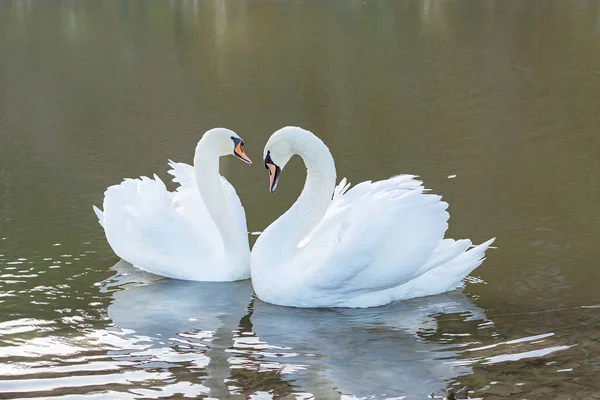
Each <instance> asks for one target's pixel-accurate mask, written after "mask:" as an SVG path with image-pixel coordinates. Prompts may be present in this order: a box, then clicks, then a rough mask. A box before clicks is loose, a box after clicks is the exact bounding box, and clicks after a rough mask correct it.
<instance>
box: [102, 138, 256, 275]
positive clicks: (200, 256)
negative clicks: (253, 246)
mask: <svg viewBox="0 0 600 400" xmlns="http://www.w3.org/2000/svg"><path fill="white" fill-rule="evenodd" d="M243 145H244V142H243V141H242V139H241V138H240V137H239V136H238V135H237V134H236V133H235V132H233V131H231V130H229V129H224V128H215V129H211V130H209V131H207V132H206V133H205V134H204V135H203V136H202V139H200V141H199V142H198V145H197V146H196V152H195V155H194V166H193V167H192V166H190V165H188V164H183V163H175V162H173V161H169V165H170V166H171V168H172V169H171V170H170V171H169V174H171V175H173V181H174V182H178V183H179V184H180V186H179V187H178V188H177V190H176V191H175V192H169V191H168V190H167V188H166V187H165V184H164V183H163V182H162V181H161V180H160V178H159V177H158V176H156V175H154V179H150V178H147V177H145V176H142V177H141V178H140V179H125V180H124V181H123V182H122V183H121V184H119V185H114V186H111V187H109V188H108V189H107V190H106V192H105V194H104V212H102V211H101V210H99V209H98V208H97V207H96V206H94V211H95V212H96V215H97V216H98V220H99V222H100V224H101V225H102V226H103V227H104V231H105V233H106V238H107V240H108V243H109V244H110V246H111V247H112V249H113V251H114V252H115V253H116V254H117V255H118V256H119V257H121V258H122V259H124V260H125V261H127V262H129V263H131V264H133V265H134V266H136V267H138V268H140V269H142V270H145V271H148V272H151V273H153V274H157V275H162V276H165V277H168V278H174V279H184V280H195V281H235V280H241V279H248V278H249V277H250V249H249V245H248V235H247V232H248V231H247V229H246V215H245V213H244V208H243V207H242V204H241V202H240V199H239V198H238V196H237V193H236V192H235V189H234V188H233V186H231V184H230V183H229V182H227V180H226V179H225V178H224V177H222V176H221V175H219V157H221V156H225V155H229V154H233V155H234V156H236V157H237V158H239V159H240V160H242V161H244V162H245V163H247V164H252V162H251V161H250V159H249V158H248V156H247V155H246V154H245V153H244V150H243V149H242V146H243Z"/></svg>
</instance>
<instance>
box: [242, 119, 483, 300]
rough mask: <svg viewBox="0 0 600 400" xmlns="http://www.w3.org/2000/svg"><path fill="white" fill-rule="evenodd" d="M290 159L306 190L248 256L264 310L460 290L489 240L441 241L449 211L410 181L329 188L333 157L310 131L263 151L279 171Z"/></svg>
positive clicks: (278, 136)
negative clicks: (299, 162) (302, 169)
mask: <svg viewBox="0 0 600 400" xmlns="http://www.w3.org/2000/svg"><path fill="white" fill-rule="evenodd" d="M293 154H298V155H300V157H302V158H303V160H304V162H305V164H306V167H307V178H306V184H305V187H304V189H303V191H302V193H301V195H300V197H299V198H298V200H297V201H296V203H295V204H294V205H293V206H292V207H291V208H290V209H289V210H288V211H287V212H286V213H284V214H283V215H282V216H281V217H280V218H279V219H277V220H276V221H275V222H273V223H272V224H271V225H270V226H269V227H268V228H267V229H266V230H265V231H264V232H263V234H262V235H261V236H260V237H259V238H258V240H257V242H256V244H255V246H254V248H253V251H252V260H251V272H252V281H253V285H254V288H255V290H256V293H257V295H258V296H259V298H261V299H262V300H264V301H266V302H269V303H274V304H279V305H286V306H296V307H372V306H379V305H383V304H387V303H389V302H392V301H396V300H404V299H409V298H413V297H420V296H427V295H434V294H439V293H442V292H445V291H448V290H452V289H455V288H457V287H459V286H461V284H462V281H463V278H465V277H466V276H467V275H468V274H469V273H470V272H471V271H472V270H474V269H475V268H477V267H478V266H479V265H480V264H481V263H482V262H483V260H484V258H485V251H486V250H487V248H488V247H489V246H490V245H491V243H492V242H493V241H494V239H490V240H488V241H487V242H485V243H483V244H481V245H479V246H476V247H474V248H471V249H469V248H470V247H471V246H472V243H471V241H470V240H468V239H462V240H453V239H444V234H445V232H446V229H447V228H448V222H447V221H448V218H449V214H448V212H447V211H446V209H447V207H448V204H447V203H446V202H443V201H441V197H440V196H437V195H434V194H428V193H426V189H424V187H423V185H422V182H421V181H419V180H417V179H416V177H415V176H412V175H399V176H395V177H392V178H390V179H387V180H383V181H378V182H371V181H367V182H362V183H360V184H358V185H356V186H354V187H353V188H351V189H350V188H349V187H350V185H349V184H347V183H346V180H345V179H342V181H341V182H340V184H339V185H337V187H334V186H335V179H336V172H335V165H334V162H333V157H332V156H331V153H330V152H329V150H328V149H327V147H326V146H325V144H324V143H323V142H322V141H321V140H320V139H318V138H317V137H316V136H314V135H313V134H312V133H310V132H308V131H305V130H303V129H300V128H295V127H286V128H282V129H280V130H279V131H277V132H275V133H274V134H273V135H272V136H271V138H270V139H269V141H268V143H267V145H266V146H265V157H266V158H267V160H270V161H271V162H272V164H273V165H275V166H276V167H278V168H279V169H280V170H282V169H283V167H284V166H285V164H286V163H287V162H288V161H289V159H290V157H291V156H292V155H293ZM267 166H268V165H267ZM276 167H271V168H272V169H271V173H273V171H275V169H276ZM276 184H277V182H276V179H275V182H273V179H272V187H274V186H276ZM332 194H333V199H332V197H331V196H332Z"/></svg>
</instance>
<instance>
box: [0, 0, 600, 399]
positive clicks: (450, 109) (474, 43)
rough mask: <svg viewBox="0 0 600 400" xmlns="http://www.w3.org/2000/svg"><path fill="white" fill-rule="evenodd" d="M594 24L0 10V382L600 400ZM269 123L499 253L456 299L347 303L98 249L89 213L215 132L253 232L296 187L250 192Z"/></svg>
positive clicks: (55, 389) (558, 19) (591, 13)
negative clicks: (162, 271) (287, 297)
mask: <svg viewBox="0 0 600 400" xmlns="http://www.w3.org/2000/svg"><path fill="white" fill-rule="evenodd" d="M599 38H600V5H599V3H598V2H596V1H586V0H576V1H559V0H548V1H544V2H522V1H518V0H504V1H499V0H478V1H474V0H473V1H469V0H438V1H431V0H421V1H416V0H415V1H402V2H399V1H358V0H347V1H343V2H342V1H319V2H317V1H312V2H311V1H250V0H238V1H223V0H215V1H194V0H187V1H186V0H181V1H147V2H136V1H126V0H123V1H111V2H96V1H92V0H79V1H75V0H71V1H70V0H58V1H52V2H45V1H31V0H14V1H9V0H5V1H2V2H0V397H1V398H11V399H13V398H36V399H42V398H49V399H61V400H63V399H64V400H66V399H69V400H71V399H80V398H81V399H88V398H89V399H102V398H107V399H145V398H198V397H207V398H219V399H225V398H252V399H268V398H289V399H291V398H303V399H308V398H316V399H352V398H374V399H384V398H396V399H398V398H406V399H424V398H427V396H428V395H430V394H431V393H434V395H435V396H442V395H443V394H444V392H445V390H446V388H450V387H451V388H455V389H456V390H458V389H459V388H461V387H463V386H465V385H468V386H469V388H470V390H471V393H470V396H471V397H472V398H484V399H496V398H510V399H521V398H522V399H529V400H531V399H555V398H556V399H565V400H566V399H568V398H569V397H570V398H571V399H572V400H575V399H590V398H600V389H598V388H597V376H598V373H599V372H600V357H599V356H598V354H600V344H599V339H600V336H599V335H598V331H599V330H600V318H599V314H598V309H597V308H594V305H596V304H598V303H600V295H599V294H598V293H599V292H598V289H597V287H598V280H599V278H600V272H599V271H600V269H599V268H598V266H597V263H598V262H597V254H598V250H597V248H598V245H597V242H598V238H599V233H600V227H599V222H598V218H597V210H598V199H599V195H600V189H599V187H598V185H597V184H596V180H597V179H596V176H597V175H598V172H599V170H600V157H599V156H598V155H599V153H598V151H599V150H598V149H599V148H600V146H599V145H600V143H599V141H600V139H599V137H598V135H597V129H598V123H599V122H600V117H599V115H600V114H598V110H599V109H600V96H599V95H598V93H600V73H599V66H600V41H599ZM284 125H299V126H302V127H305V128H307V129H310V130H312V131H313V132H315V133H316V134H318V135H319V136H320V137H321V138H323V140H324V141H325V142H326V143H327V144H328V145H329V147H330V149H331V150H332V153H333V155H334V157H335V159H336V164H337V170H338V173H339V174H340V176H339V179H341V177H342V176H346V177H348V179H349V180H350V181H351V182H354V183H358V182H360V181H363V180H366V179H384V178H387V177H389V176H391V175H394V174H398V173H412V174H417V175H419V176H421V178H422V179H423V180H424V182H425V185H426V186H427V187H429V188H432V189H433V191H434V192H435V193H439V194H442V195H443V196H444V199H445V200H447V201H448V202H449V203H450V213H451V220H450V229H449V232H448V234H449V236H451V237H455V238H462V237H468V238H471V239H472V240H473V241H474V242H475V243H479V242H481V241H483V240H486V239H487V238H489V237H492V236H496V237H497V238H498V239H497V241H496V244H497V246H498V249H497V250H490V251H489V253H488V259H487V260H486V261H485V262H484V264H483V265H482V266H481V267H479V268H478V269H477V270H475V271H474V273H473V274H472V275H473V276H472V277H471V278H470V281H471V282H470V283H468V284H467V286H466V288H465V289H464V290H463V291H459V292H452V293H447V294H444V295H441V296H435V297H430V298H423V299H415V300H412V301H407V302H403V303H398V304H391V305H389V306H386V307H382V308H375V309H368V310H297V309H289V308H281V307H275V306H271V305H268V304H265V303H262V302H261V301H259V300H257V299H255V298H254V297H253V293H252V288H251V284H250V282H238V283H232V284H206V283H193V282H178V281H168V280H158V281H156V278H155V277H151V276H147V275H145V274H140V273H138V272H136V271H135V270H131V269H130V268H129V267H128V266H127V265H126V264H124V263H118V261H119V260H118V259H117V257H116V256H115V255H114V254H113V253H112V251H111V250H110V247H109V246H108V244H107V243H106V240H105V238H104V235H103V231H102V229H101V227H100V226H99V225H98V223H97V221H96V218H95V216H94V214H93V212H92V210H91V205H92V204H97V205H101V202H102V196H103V191H104V190H105V188H106V187H107V186H109V185H111V184H114V183H118V182H119V181H120V180H121V179H122V178H124V177H136V176H139V175H149V174H152V173H154V172H156V173H158V174H159V175H160V176H161V177H162V178H163V179H164V180H167V179H168V175H167V174H166V170H167V165H166V161H167V160H168V159H169V158H171V159H173V160H176V161H184V162H191V159H192V155H193V149H194V146H195V144H196V142H197V141H198V140H199V138H200V136H201V134H202V133H203V132H204V131H205V130H207V129H210V128H212V127H214V126H225V127H228V128H230V129H233V130H235V131H236V132H237V133H239V134H240V135H241V136H242V137H243V138H244V140H245V142H246V151H247V153H248V155H249V156H250V157H251V158H253V160H254V161H255V162H256V163H255V166H254V167H253V168H247V167H245V166H243V165H242V164H241V163H239V162H238V161H235V160H234V159H233V158H227V159H224V160H223V161H222V170H223V174H224V175H226V176H227V178H228V179H229V181H230V182H231V183H232V184H233V185H234V186H235V187H236V189H237V192H238V194H239V196H240V198H241V200H242V202H243V204H244V206H245V208H246V210H247V212H248V215H247V217H248V228H249V230H250V231H260V230H262V229H264V227H265V226H266V225H268V224H269V223H270V222H271V221H273V220H274V219H275V218H276V217H277V216H278V215H280V214H281V213H282V212H283V211H284V210H285V209H286V208H287V207H289V205H290V204H291V203H292V202H293V201H294V199H295V198H296V196H297V195H298V193H299V191H300V188H301V185H302V182H303V179H304V171H303V168H302V164H301V162H300V161H299V160H296V159H295V160H292V162H291V165H290V166H289V167H288V168H286V176H285V179H283V180H282V181H281V183H280V186H279V190H278V192H277V194H275V195H271V194H269V193H268V190H267V185H268V179H267V175H266V172H265V171H264V170H262V168H261V166H260V164H261V163H260V157H261V155H262V147H263V145H264V143H265V142H266V140H267V138H268V137H269V135H270V134H271V133H272V132H273V131H275V130H276V129H278V128H280V127H282V126H284ZM453 175H456V177H453V178H452V179H449V178H448V177H450V176H453ZM171 187H173V185H171ZM115 264H116V265H115Z"/></svg>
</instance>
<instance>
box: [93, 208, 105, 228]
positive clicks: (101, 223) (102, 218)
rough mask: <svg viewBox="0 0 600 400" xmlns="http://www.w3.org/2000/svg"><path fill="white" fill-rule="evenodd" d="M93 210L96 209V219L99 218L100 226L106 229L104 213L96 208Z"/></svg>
mask: <svg viewBox="0 0 600 400" xmlns="http://www.w3.org/2000/svg"><path fill="white" fill-rule="evenodd" d="M92 208H93V209H94V212H95V213H96V217H98V222H99V223H100V225H101V226H102V227H104V213H103V212H102V210H101V209H99V208H98V207H96V206H94V205H93V206H92Z"/></svg>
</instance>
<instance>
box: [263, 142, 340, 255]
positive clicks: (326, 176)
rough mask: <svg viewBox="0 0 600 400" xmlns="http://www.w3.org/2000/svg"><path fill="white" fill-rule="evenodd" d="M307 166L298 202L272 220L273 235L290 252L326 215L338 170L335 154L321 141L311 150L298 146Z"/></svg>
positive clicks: (283, 250)
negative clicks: (333, 155)
mask: <svg viewBox="0 0 600 400" xmlns="http://www.w3.org/2000/svg"><path fill="white" fill-rule="evenodd" d="M295 154H297V155H299V156H300V157H301V158H302V160H303V161H304V164H305V166H306V181H305V183H304V188H303V189H302V193H301V194H300V196H299V197H298V199H297V200H296V202H295V203H294V204H293V205H292V207H290V209H289V210H288V211H287V212H285V213H284V214H283V215H282V216H281V217H280V218H279V219H278V220H277V221H275V222H274V223H273V225H274V226H273V229H272V233H271V235H273V236H272V237H274V238H276V239H277V240H276V241H277V242H279V243H280V244H279V246H280V250H281V251H282V252H285V253H283V254H286V253H287V254H289V253H288V252H292V251H294V250H295V249H297V247H298V245H299V244H300V242H301V241H302V240H303V239H304V238H305V237H306V236H307V235H308V234H309V233H311V232H312V230H313V229H314V228H315V227H316V226H317V224H319V222H320V221H321V220H322V219H323V217H324V216H325V213H326V212H327V208H328V207H329V204H330V203H331V198H332V194H333V190H334V189H335V180H336V171H335V163H334V161H333V157H332V155H331V153H330V152H329V149H328V148H327V146H325V144H323V143H322V142H320V141H319V142H318V145H317V146H315V144H314V143H313V146H311V149H310V151H305V149H303V148H299V149H298V150H297V151H296V152H295Z"/></svg>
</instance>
